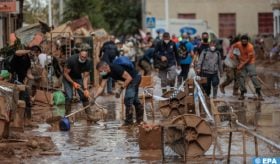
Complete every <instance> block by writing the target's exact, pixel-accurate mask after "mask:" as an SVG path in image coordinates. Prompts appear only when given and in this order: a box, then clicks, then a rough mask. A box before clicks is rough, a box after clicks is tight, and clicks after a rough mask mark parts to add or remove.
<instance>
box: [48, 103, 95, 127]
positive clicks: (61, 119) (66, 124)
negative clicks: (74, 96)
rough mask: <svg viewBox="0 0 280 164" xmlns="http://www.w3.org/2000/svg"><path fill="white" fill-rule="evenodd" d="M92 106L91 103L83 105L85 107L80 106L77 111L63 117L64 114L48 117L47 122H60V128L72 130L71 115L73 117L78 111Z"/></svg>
mask: <svg viewBox="0 0 280 164" xmlns="http://www.w3.org/2000/svg"><path fill="white" fill-rule="evenodd" d="M90 106H91V105H87V106H85V107H83V108H80V109H79V110H77V111H75V112H73V113H70V114H69V115H66V116H64V117H62V116H55V117H51V118H48V119H47V120H46V122H47V123H48V124H55V123H57V122H59V128H60V130H62V131H68V130H70V121H69V117H71V116H73V115H75V114H76V113H79V112H81V111H83V110H85V109H87V108H89V107H90Z"/></svg>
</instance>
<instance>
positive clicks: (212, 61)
mask: <svg viewBox="0 0 280 164" xmlns="http://www.w3.org/2000/svg"><path fill="white" fill-rule="evenodd" d="M196 71H197V73H198V74H199V75H200V76H202V77H206V78H207V83H206V84H203V85H202V87H203V89H204V91H205V93H206V94H207V96H210V93H211V87H213V98H217V93H218V85H219V80H220V79H219V74H220V76H221V75H222V74H223V63H222V59H221V55H220V53H219V51H218V50H217V49H216V42H215V41H214V40H213V41H211V42H210V48H209V49H207V50H204V51H202V52H201V54H200V56H199V60H198V63H197V66H196Z"/></svg>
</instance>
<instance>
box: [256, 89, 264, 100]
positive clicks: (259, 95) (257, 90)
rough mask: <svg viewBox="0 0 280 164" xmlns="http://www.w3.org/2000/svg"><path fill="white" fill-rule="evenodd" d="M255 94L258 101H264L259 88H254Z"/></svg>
mask: <svg viewBox="0 0 280 164" xmlns="http://www.w3.org/2000/svg"><path fill="white" fill-rule="evenodd" d="M256 93H257V95H258V100H260V101H262V100H264V99H263V97H262V93H261V88H256Z"/></svg>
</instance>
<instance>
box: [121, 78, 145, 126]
mask: <svg viewBox="0 0 280 164" xmlns="http://www.w3.org/2000/svg"><path fill="white" fill-rule="evenodd" d="M140 82H141V75H140V74H138V75H136V76H135V77H134V78H133V80H132V81H131V82H130V84H129V85H128V87H127V88H126V91H125V96H124V104H125V113H126V114H125V116H126V118H125V123H126V124H132V123H133V105H134V107H135V111H136V121H137V123H140V122H142V121H143V114H144V109H143V105H142V104H141V102H140V100H139V98H138V92H139V85H140Z"/></svg>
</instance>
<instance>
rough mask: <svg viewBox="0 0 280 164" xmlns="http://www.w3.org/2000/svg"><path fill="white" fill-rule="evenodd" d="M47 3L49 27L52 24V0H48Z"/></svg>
mask: <svg viewBox="0 0 280 164" xmlns="http://www.w3.org/2000/svg"><path fill="white" fill-rule="evenodd" d="M48 3H49V4H48V5H49V8H48V13H49V26H50V27H51V26H52V0H48Z"/></svg>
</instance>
